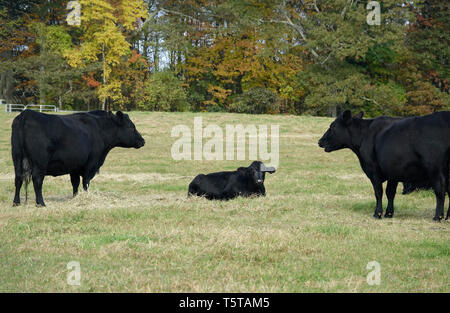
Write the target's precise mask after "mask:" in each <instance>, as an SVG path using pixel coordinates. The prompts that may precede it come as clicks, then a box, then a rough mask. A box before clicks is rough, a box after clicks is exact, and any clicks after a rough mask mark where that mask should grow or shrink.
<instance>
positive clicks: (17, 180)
mask: <svg viewBox="0 0 450 313" xmlns="http://www.w3.org/2000/svg"><path fill="white" fill-rule="evenodd" d="M22 183H23V178H22V175H17V174H16V178H15V179H14V184H15V186H16V193H15V195H14V201H13V206H18V205H20V188H22Z"/></svg>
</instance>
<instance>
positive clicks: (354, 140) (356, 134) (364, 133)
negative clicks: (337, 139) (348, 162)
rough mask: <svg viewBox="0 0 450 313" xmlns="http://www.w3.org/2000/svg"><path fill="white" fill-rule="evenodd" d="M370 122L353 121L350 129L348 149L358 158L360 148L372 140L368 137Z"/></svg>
mask: <svg viewBox="0 0 450 313" xmlns="http://www.w3.org/2000/svg"><path fill="white" fill-rule="evenodd" d="M371 124H372V120H363V119H355V120H353V122H352V125H351V127H350V136H351V144H350V146H349V148H350V149H351V150H352V151H353V152H354V153H355V154H356V155H357V156H358V157H360V156H361V147H363V145H364V143H365V142H366V141H368V140H372V138H370V136H369V128H370V125H371Z"/></svg>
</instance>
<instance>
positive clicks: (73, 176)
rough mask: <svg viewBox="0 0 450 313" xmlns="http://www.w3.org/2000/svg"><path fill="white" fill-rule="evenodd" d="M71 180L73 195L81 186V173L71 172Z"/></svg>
mask: <svg viewBox="0 0 450 313" xmlns="http://www.w3.org/2000/svg"><path fill="white" fill-rule="evenodd" d="M70 182H71V183H72V188H73V196H74V197H75V196H76V195H77V194H78V187H79V186H80V175H78V174H70Z"/></svg>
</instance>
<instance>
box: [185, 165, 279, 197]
mask: <svg viewBox="0 0 450 313" xmlns="http://www.w3.org/2000/svg"><path fill="white" fill-rule="evenodd" d="M266 173H270V174H272V173H275V168H273V167H266V166H265V165H264V164H263V163H262V162H260V161H254V162H253V163H252V164H251V165H250V166H249V167H240V168H238V169H237V170H236V171H229V172H217V173H211V174H207V175H204V174H200V175H197V176H196V177H195V178H194V180H193V181H192V182H191V183H190V184H189V191H188V197H190V196H192V195H195V196H199V197H205V198H206V199H209V200H213V199H217V200H230V199H233V198H235V197H238V196H242V197H249V196H265V195H266V189H265V187H264V179H265V174H266Z"/></svg>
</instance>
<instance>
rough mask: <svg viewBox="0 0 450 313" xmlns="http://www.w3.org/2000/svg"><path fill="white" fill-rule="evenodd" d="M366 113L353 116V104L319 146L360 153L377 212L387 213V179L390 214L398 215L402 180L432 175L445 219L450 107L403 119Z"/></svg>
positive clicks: (439, 211) (439, 215)
mask: <svg viewBox="0 0 450 313" xmlns="http://www.w3.org/2000/svg"><path fill="white" fill-rule="evenodd" d="M362 116H363V113H362V112H361V113H360V114H358V115H356V116H354V117H352V115H351V112H350V111H349V110H346V111H345V112H343V113H342V114H340V115H339V116H338V117H337V118H336V120H335V121H334V122H333V123H331V125H330V128H329V129H328V130H327V131H326V133H325V134H324V135H323V137H322V138H321V139H320V140H319V146H320V147H322V148H325V152H331V151H335V150H339V149H343V148H349V149H351V150H352V151H353V152H354V153H355V154H356V155H357V156H358V159H359V162H360V164H361V167H362V169H363V171H364V172H365V173H366V175H367V177H368V178H369V179H370V181H371V183H372V185H373V189H374V191H375V197H376V208H375V214H374V217H376V218H381V216H382V213H383V208H382V196H383V185H382V184H383V182H385V181H387V187H386V195H387V198H388V206H387V209H386V214H385V217H393V215H394V197H395V193H396V189H397V184H398V182H409V183H417V182H422V181H429V182H431V184H432V186H433V190H434V192H435V194H436V214H435V216H434V220H436V221H439V220H441V219H442V218H443V217H444V202H445V193H446V192H448V193H449V194H450V190H449V189H450V186H449V161H450V112H448V111H445V112H437V113H433V114H430V115H427V116H423V117H411V118H402V119H394V118H391V117H378V118H374V119H366V120H365V119H362ZM449 210H450V207H449ZM448 216H449V212H447V218H448Z"/></svg>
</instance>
